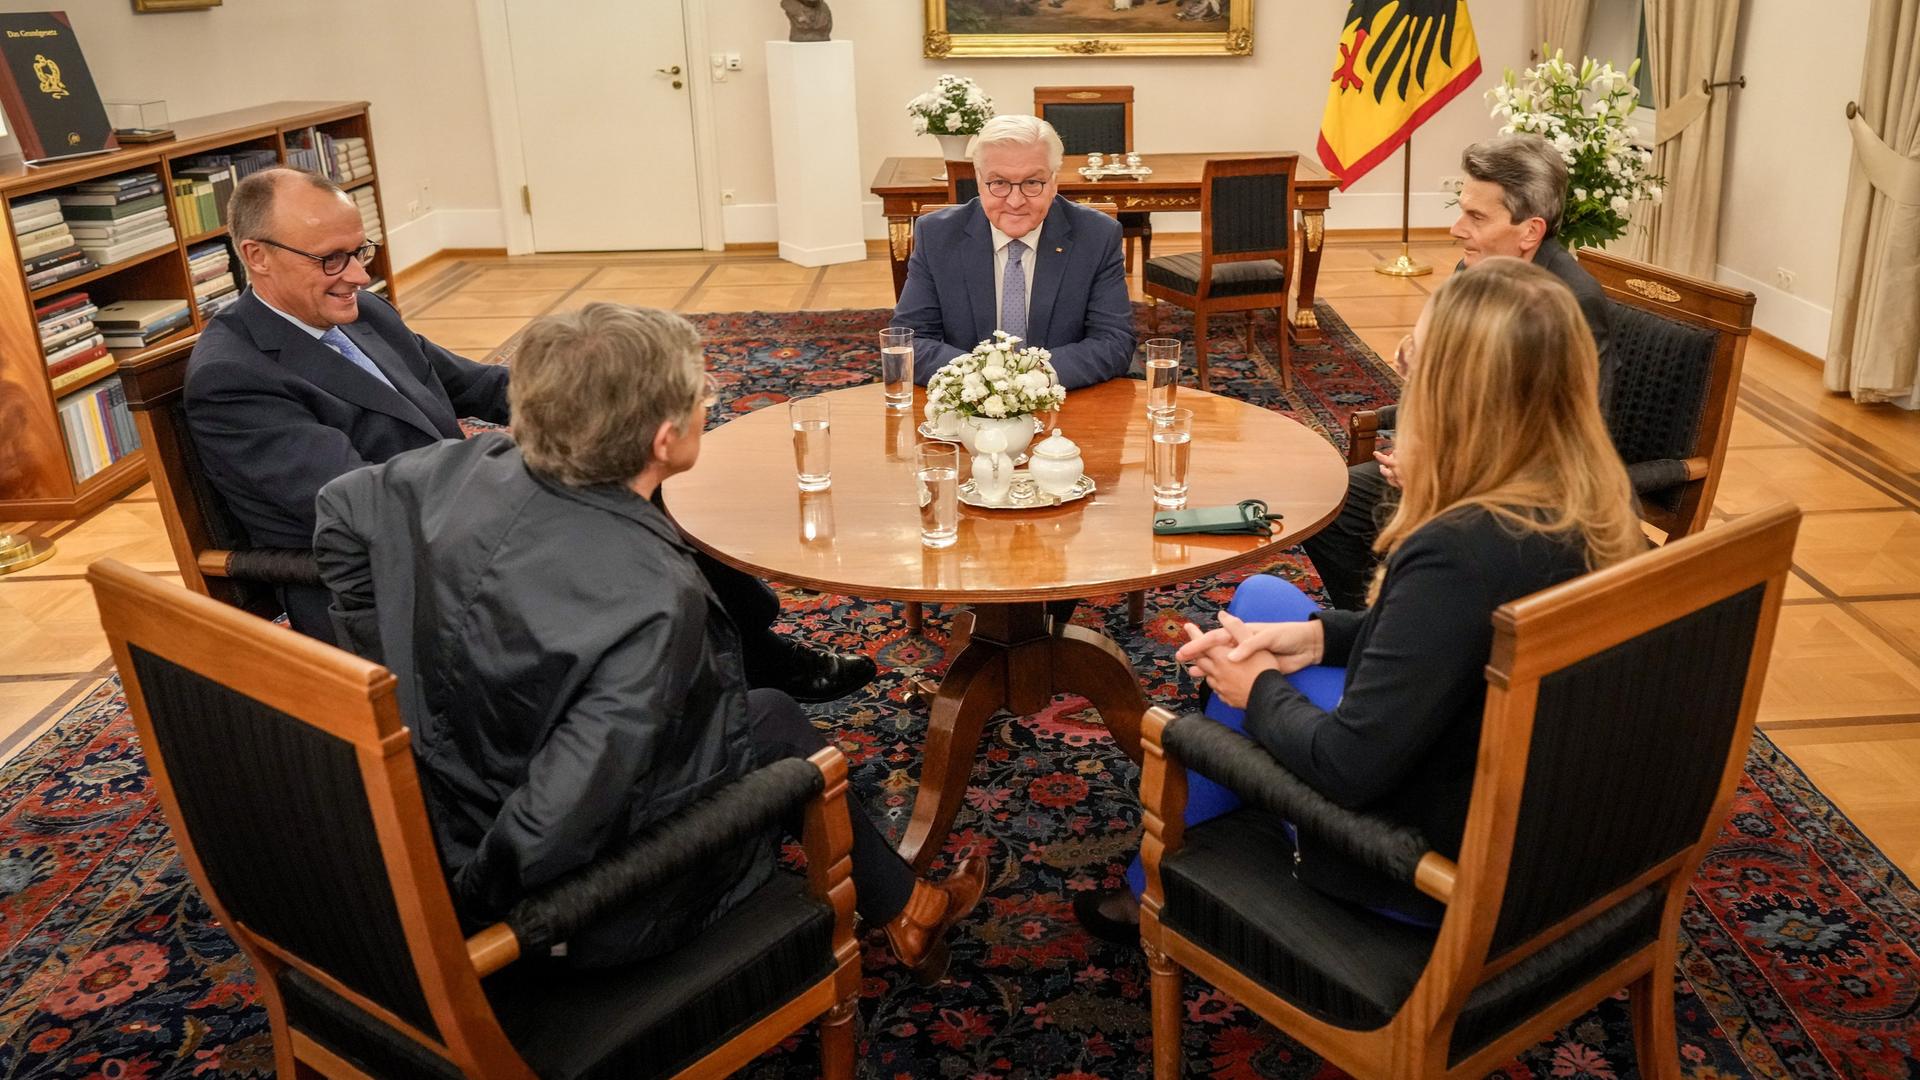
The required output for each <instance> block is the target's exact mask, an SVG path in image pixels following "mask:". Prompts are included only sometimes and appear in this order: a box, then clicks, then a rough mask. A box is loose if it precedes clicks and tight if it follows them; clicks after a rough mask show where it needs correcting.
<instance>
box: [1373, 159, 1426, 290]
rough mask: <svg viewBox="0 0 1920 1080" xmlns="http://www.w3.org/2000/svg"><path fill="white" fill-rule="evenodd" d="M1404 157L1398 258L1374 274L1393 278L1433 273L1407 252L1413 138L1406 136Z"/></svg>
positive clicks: (1380, 265)
mask: <svg viewBox="0 0 1920 1080" xmlns="http://www.w3.org/2000/svg"><path fill="white" fill-rule="evenodd" d="M1401 152H1402V153H1403V154H1405V155H1406V156H1405V157H1403V158H1402V159H1401V163H1402V166H1403V167H1402V170H1401V173H1400V178H1401V179H1400V257H1399V258H1397V259H1389V260H1387V261H1386V262H1383V263H1380V264H1379V265H1377V266H1375V267H1374V268H1373V269H1374V272H1375V273H1380V274H1388V275H1391V276H1393V277H1419V276H1420V275H1422V274H1431V273H1433V266H1432V264H1430V263H1423V262H1420V261H1418V260H1416V259H1415V258H1414V257H1413V255H1412V254H1411V253H1409V252H1408V250H1407V234H1408V232H1409V228H1408V226H1409V224H1410V222H1411V220H1412V214H1413V136H1412V135H1408V136H1407V142H1406V145H1405V146H1403V147H1401Z"/></svg>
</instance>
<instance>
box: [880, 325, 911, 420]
mask: <svg viewBox="0 0 1920 1080" xmlns="http://www.w3.org/2000/svg"><path fill="white" fill-rule="evenodd" d="M880 382H881V385H883V386H884V387H886V395H887V408H889V409H911V408H912V407H913V330H912V328H910V327H905V326H889V327H887V328H886V329H885V330H882V331H880Z"/></svg>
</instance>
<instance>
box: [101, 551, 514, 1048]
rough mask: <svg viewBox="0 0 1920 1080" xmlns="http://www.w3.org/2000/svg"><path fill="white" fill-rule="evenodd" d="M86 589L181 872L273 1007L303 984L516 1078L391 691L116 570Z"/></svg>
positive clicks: (236, 615)
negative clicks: (509, 1070) (502, 1067)
mask: <svg viewBox="0 0 1920 1080" xmlns="http://www.w3.org/2000/svg"><path fill="white" fill-rule="evenodd" d="M87 577H88V580H89V581H90V582H91V583H92V586H93V590H94V596H95V599H96V602H97V603H98V604H99V608H100V617H101V622H102V625H103V626H104V628H105V630H106V634H107V640H108V642H109V644H110V645H111V646H112V648H113V655H114V660H115V662H116V663H117V665H118V666H119V670H120V675H121V679H122V683H123V685H124V688H125V691H126V696H127V703H128V705H129V706H130V707H131V709H132V711H133V717H134V725H135V728H136V730H137V731H138V734H139V738H140V744H141V747H142V749H143V750H144V751H145V752H146V756H147V764H148V767H149V769H150V770H151V772H152V774H153V779H154V784H155V787H156V788H157V790H158V792H159V796H160V801H161V803H162V805H163V806H164V807H165V809H166V813H167V819H168V823H169V824H170V825H171V826H172V828H173V833H174V839H175V841H176V843H177V844H178V846H179V849H180V853H181V855H182V857H183V858H184V859H185V860H186V863H187V866H188V869H189V870H190V871H191V872H192V874H193V877H194V881H195V883H196V884H197V885H198V886H199V887H200V889H201V891H202V893H203V894H204V895H205V897H206V900H207V903H208V904H209V905H210V906H211V907H212V908H213V909H214V912H215V913H216V914H217V915H218V916H219V918H220V921H221V922H222V924H223V925H225V926H226V928H227V929H228V930H229V931H230V932H231V933H232V934H233V936H234V939H235V940H236V941H237V942H238V943H239V944H240V946H241V947H242V948H243V949H244V950H245V951H246V953H247V955H248V958H249V959H250V960H251V961H252V962H253V964H254V967H255V970H256V971H257V972H259V973H260V983H261V985H262V989H263V992H264V993H266V994H268V995H269V997H270V1000H278V999H279V995H280V993H281V991H280V986H281V980H282V979H283V978H285V977H286V976H288V975H289V974H293V973H297V975H298V976H304V977H305V979H306V980H308V981H310V982H312V983H317V984H319V985H320V986H321V987H323V988H325V989H326V990H327V991H329V992H331V993H332V994H333V995H336V996H337V997H339V998H342V999H344V1000H345V1001H346V1002H347V1003H348V1004H350V1005H352V1006H353V1007H354V1008H356V1009H358V1010H359V1011H360V1012H362V1013H365V1014H366V1015H367V1016H368V1017H371V1018H372V1019H373V1020H375V1021H378V1022H379V1023H381V1024H384V1025H386V1026H388V1027H390V1028H392V1029H393V1030H395V1031H396V1032H398V1033H399V1034H400V1035H403V1036H405V1037H406V1039H405V1040H402V1041H406V1040H411V1045H417V1046H419V1047H423V1048H425V1049H427V1050H429V1051H430V1052H432V1053H434V1054H438V1055H440V1056H441V1057H446V1058H450V1059H451V1060H453V1061H456V1062H460V1061H462V1060H465V1061H467V1062H471V1061H473V1060H476V1055H487V1054H492V1055H496V1056H495V1057H493V1058H492V1060H495V1061H501V1060H505V1061H514V1060H517V1058H516V1057H514V1055H513V1052H512V1050H511V1048H510V1047H509V1046H508V1044H507V1043H506V1042H505V1036H504V1035H503V1034H501V1033H500V1030H499V1027H498V1025H497V1023H495V1022H493V1020H492V1013H491V1010H490V1009H489V1008H488V1006H487V1004H486V999H485V997H484V996H483V995H482V993H481V989H480V983H479V979H478V977H477V976H475V974H474V971H473V968H472V966H471V965H470V964H468V963H467V962H466V959H467V951H466V944H465V941H464V939H463V937H462V936H461V934H460V930H459V925H458V923H457V921H456V918H455V915H454V911H453V905H452V901H451V899H450V898H449V896H448V893H447V886H446V882H445V879H444V877H443V876H442V871H441V868H440V865H439V858H438V855H437V853H436V851H435V848H434V844H433V839H432V835H431V833H430V832H429V828H428V824H427V816H426V808H425V805H424V803H423V802H422V799H421V793H420V781H419V776H418V773H417V772H416V769H415V766H414V762H413V755H412V751H411V740H410V738H409V736H408V733H407V730H406V729H405V728H404V727H403V726H402V725H401V722H400V716H399V709H398V706H397V705H396V703H395V700H394V685H395V679H394V677H393V676H392V675H391V674H390V673H388V672H387V671H386V670H385V669H384V668H381V667H380V666H378V665H376V664H372V663H369V662H367V661H364V660H361V659H360V658H358V657H355V656H353V655H351V654H348V653H345V652H342V651H340V650H338V649H335V648H333V647H331V646H328V645H324V644H321V643H320V642H317V641H314V640H311V639H309V638H307V637H304V636H302V635H300V634H297V633H295V632H293V631H291V630H288V629H285V628H283V627H279V626H275V625H273V624H271V623H269V622H266V621H265V620H263V619H259V618H256V617H254V616H252V615H248V614H247V613H245V612H242V611H240V610H238V609H236V608H233V607H231V606H228V605H226V604H222V603H219V602H218V601H215V600H213V599H211V598H209V597H206V596H202V595H198V594H195V593H192V592H189V591H187V590H185V589H183V588H181V587H179V586H176V585H173V584H171V583H168V582H164V581H161V580H159V579H157V578H153V577H150V576H148V575H145V574H141V573H139V572H137V571H135V570H133V569H131V568H129V567H127V566H124V565H122V564H120V563H117V562H113V561H111V560H108V561H103V562H99V563H95V564H94V565H93V566H92V567H91V568H90V569H89V570H88V572H87ZM292 1020H293V1022H294V1024H295V1026H296V1027H297V1026H300V1018H299V1017H293V1018H292ZM501 1053H505V1054H506V1055H507V1056H506V1057H505V1058H501V1057H498V1056H497V1055H499V1054H501Z"/></svg>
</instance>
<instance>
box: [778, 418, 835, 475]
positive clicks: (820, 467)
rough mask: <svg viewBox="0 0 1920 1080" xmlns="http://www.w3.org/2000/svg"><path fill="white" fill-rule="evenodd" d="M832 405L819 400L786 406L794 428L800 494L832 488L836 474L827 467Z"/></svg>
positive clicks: (794, 447) (794, 463)
mask: <svg viewBox="0 0 1920 1080" xmlns="http://www.w3.org/2000/svg"><path fill="white" fill-rule="evenodd" d="M830 404H831V403H830V402H828V401H827V400H826V399H825V398H817V397H815V398H804V399H802V400H800V401H794V402H789V403H788V404H787V419H788V420H789V421H791V422H792V424H793V471H794V472H795V473H797V474H798V475H799V477H800V490H801V491H825V490H827V488H829V487H832V486H833V471H832V469H831V468H830V467H829V465H828V462H829V461H830V460H831V457H830V454H829V450H830V449H831V447H830V444H829V441H828V440H829V436H830V435H831V434H832V432H831V429H830V427H829V425H828V421H829V419H830V417H829V413H828V409H829V406H830Z"/></svg>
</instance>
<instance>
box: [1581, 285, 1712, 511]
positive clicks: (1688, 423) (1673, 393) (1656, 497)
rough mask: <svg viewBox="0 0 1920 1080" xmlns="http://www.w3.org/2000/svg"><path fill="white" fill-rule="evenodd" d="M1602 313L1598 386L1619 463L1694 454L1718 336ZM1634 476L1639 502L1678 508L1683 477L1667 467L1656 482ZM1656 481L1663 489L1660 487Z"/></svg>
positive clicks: (1653, 319)
mask: <svg viewBox="0 0 1920 1080" xmlns="http://www.w3.org/2000/svg"><path fill="white" fill-rule="evenodd" d="M1607 310H1608V316H1609V321H1610V323H1611V325H1612V341H1611V343H1610V344H1609V346H1608V351H1609V353H1610V354H1611V358H1610V362H1609V364H1608V366H1609V367H1610V368H1611V370H1610V372H1609V373H1608V377H1607V385H1606V386H1605V387H1603V388H1602V394H1603V396H1604V409H1603V411H1604V412H1605V413H1606V417H1607V431H1608V432H1609V433H1610V434H1611V435H1612V436H1613V445H1614V448H1615V449H1616V450H1618V451H1619V452H1620V458H1621V460H1622V461H1625V462H1626V463H1627V465H1628V466H1629V468H1631V467H1632V466H1634V465H1637V464H1640V463H1641V462H1652V461H1678V460H1680V459H1684V458H1686V457H1688V456H1690V455H1692V454H1693V452H1694V449H1695V446H1696V444H1697V442H1698V439H1699V435H1700V423H1701V420H1702V419H1703V417H1704V414H1705V413H1706V408H1707V391H1708V389H1709V388H1710V386H1711V383H1712V378H1713V355H1714V348H1715V346H1716V345H1717V344H1718V340H1719V339H1718V335H1716V334H1715V333H1714V332H1713V331H1711V330H1708V329H1705V328H1703V327H1698V326H1693V325H1691V324H1688V323H1684V322H1681V321H1680V320H1678V319H1670V318H1667V317H1666V316H1664V315H1659V314H1656V313H1654V312H1651V311H1643V310H1641V309H1640V308H1637V307H1634V306H1632V305H1630V304H1622V303H1619V302H1618V301H1615V302H1612V303H1611V304H1609V306H1608V309H1607ZM1682 469H1684V467H1682ZM1634 479H1635V481H1636V482H1635V484H1634V490H1635V491H1636V492H1637V493H1638V494H1639V495H1640V497H1641V498H1642V499H1645V500H1647V501H1649V502H1653V503H1655V504H1658V505H1660V506H1663V507H1665V508H1666V509H1668V510H1673V509H1676V508H1677V507H1678V501H1679V494H1680V492H1679V491H1678V490H1677V487H1678V485H1679V484H1681V483H1684V482H1685V480H1686V477H1685V475H1684V472H1683V473H1682V475H1680V476H1679V477H1678V478H1677V479H1675V478H1673V477H1672V475H1671V467H1669V468H1668V469H1667V470H1666V471H1664V472H1663V473H1662V474H1661V475H1660V476H1659V477H1656V476H1654V475H1652V474H1647V475H1643V476H1636V477H1635V478H1634ZM1659 479H1666V480H1668V484H1666V485H1660V484H1659V483H1658V480H1659ZM1663 486H1664V487H1665V490H1662V487H1663Z"/></svg>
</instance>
